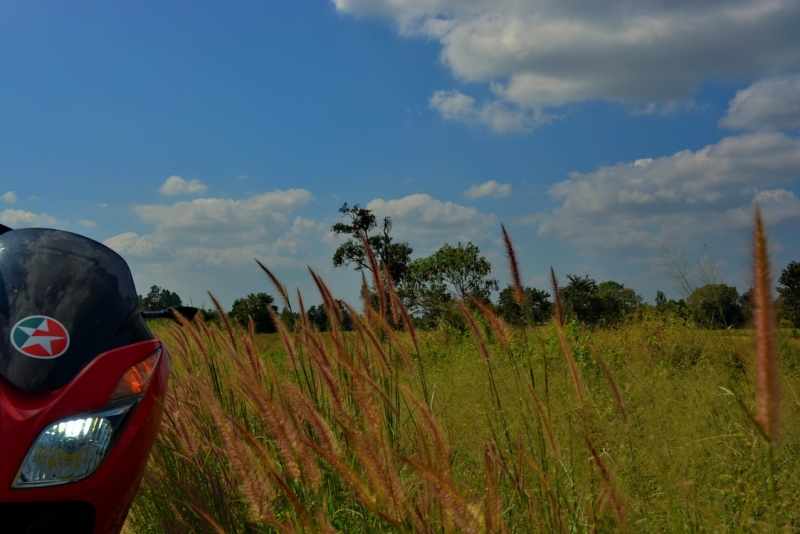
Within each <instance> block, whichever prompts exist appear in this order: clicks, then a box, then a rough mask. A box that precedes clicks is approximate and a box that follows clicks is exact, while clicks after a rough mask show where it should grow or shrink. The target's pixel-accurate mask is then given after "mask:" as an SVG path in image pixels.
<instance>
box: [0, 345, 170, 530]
mask: <svg viewBox="0 0 800 534" xmlns="http://www.w3.org/2000/svg"><path fill="white" fill-rule="evenodd" d="M159 348H161V359H160V360H159V363H158V368H157V370H156V374H155V376H154V377H153V380H152V382H151V383H150V387H149V388H148V390H147V391H146V392H145V394H144V395H143V397H142V398H141V401H140V402H139V404H138V406H136V407H135V408H134V410H135V411H134V412H133V414H132V415H131V416H130V417H129V419H128V422H127V424H126V426H125V427H124V428H123V429H122V431H121V434H120V435H119V438H118V439H117V441H116V443H114V445H113V447H112V449H111V451H110V452H109V453H108V454H107V456H106V458H105V459H104V460H103V462H102V463H101V464H100V466H99V467H98V469H97V470H96V471H95V472H94V473H93V474H92V475H90V476H89V477H88V478H85V479H83V480H80V481H77V482H73V483H69V484H62V485H59V486H49V487H39V488H21V489H12V488H11V485H12V484H13V483H14V481H15V477H16V475H17V472H18V470H19V468H20V465H21V463H22V461H23V459H24V458H25V455H26V454H27V452H28V449H29V448H30V447H31V445H32V444H33V442H34V441H35V440H36V438H37V436H38V435H39V433H40V432H41V431H42V430H43V429H44V428H46V427H47V426H49V425H50V424H52V423H54V422H55V421H58V420H60V419H63V418H66V417H70V416H74V415H77V414H80V413H83V412H87V411H91V410H95V409H99V408H103V407H104V406H106V405H107V404H108V401H109V398H110V397H111V394H112V393H113V392H114V389H115V388H116V387H117V383H118V382H119V380H120V378H121V377H122V375H123V374H124V373H125V371H126V370H127V369H128V368H130V367H131V366H132V365H134V364H136V363H138V362H140V361H141V360H143V359H144V358H146V357H147V356H149V355H150V354H152V353H153V352H154V351H156V350H157V349H159ZM169 368H170V356H169V353H168V352H167V349H166V347H165V346H164V345H163V343H161V341H159V340H150V341H143V342H140V343H136V344H133V345H128V346H125V347H122V348H119V349H115V350H112V351H108V352H105V353H103V354H101V355H99V356H98V357H97V358H95V359H94V360H93V361H92V362H91V363H90V364H89V365H87V366H86V367H85V368H84V369H83V370H82V371H81V372H80V373H79V374H78V376H76V377H75V378H74V379H73V380H72V381H71V382H69V383H68V384H67V385H65V386H63V387H61V388H58V389H56V390H52V391H46V392H41V393H26V392H23V391H21V390H19V389H17V388H16V387H14V386H13V385H11V384H9V383H8V382H7V381H6V380H4V379H3V378H2V377H0V503H4V502H5V503H12V502H14V503H20V502H46V501H81V502H86V503H89V504H91V505H92V506H93V507H94V509H95V528H94V533H95V534H109V533H117V532H119V531H120V529H121V528H122V525H123V523H124V521H125V517H126V516H127V513H128V509H129V508H130V505H131V503H132V502H133V498H134V496H135V494H136V490H137V488H138V486H139V482H140V480H141V477H142V474H143V472H144V468H145V464H146V462H147V457H148V455H149V453H150V449H151V447H152V446H153V443H154V442H155V438H156V434H157V433H158V427H159V425H160V423H161V415H162V413H161V412H162V408H161V405H162V404H161V402H160V401H161V399H163V397H164V394H165V387H166V383H167V377H168V374H169Z"/></svg>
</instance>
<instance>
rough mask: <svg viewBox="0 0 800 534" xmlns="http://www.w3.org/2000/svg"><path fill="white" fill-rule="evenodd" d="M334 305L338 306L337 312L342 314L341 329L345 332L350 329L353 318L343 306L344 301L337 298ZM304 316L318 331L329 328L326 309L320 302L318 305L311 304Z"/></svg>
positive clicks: (325, 330) (351, 328) (329, 323)
mask: <svg viewBox="0 0 800 534" xmlns="http://www.w3.org/2000/svg"><path fill="white" fill-rule="evenodd" d="M336 305H337V307H338V308H339V314H340V315H341V316H342V330H344V331H345V332H350V331H352V330H353V318H352V317H351V316H350V312H349V311H348V310H347V308H346V307H345V305H344V302H343V301H341V300H338V299H337V300H336ZM306 318H307V319H308V322H309V324H311V325H312V326H313V327H314V328H316V330H317V331H318V332H327V331H328V330H330V328H331V321H330V317H329V316H328V310H327V308H326V307H325V306H324V305H322V304H320V305H318V306H311V307H310V308H309V309H308V311H306Z"/></svg>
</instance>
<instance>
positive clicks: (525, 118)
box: [428, 91, 554, 133]
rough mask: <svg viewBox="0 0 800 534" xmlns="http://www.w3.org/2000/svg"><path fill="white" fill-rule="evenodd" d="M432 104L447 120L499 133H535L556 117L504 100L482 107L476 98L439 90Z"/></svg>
mask: <svg viewBox="0 0 800 534" xmlns="http://www.w3.org/2000/svg"><path fill="white" fill-rule="evenodd" d="M428 105H429V106H430V108H431V109H434V110H436V111H437V112H438V113H439V115H441V117H442V118H443V119H444V120H446V121H454V122H463V123H465V124H468V125H470V126H483V127H486V128H488V129H490V130H492V131H493V132H495V133H528V132H532V131H533V130H534V129H535V128H536V127H538V126H541V125H542V124H548V123H550V122H551V121H552V120H553V118H554V117H553V116H551V115H546V114H544V113H543V112H542V111H541V110H538V109H534V110H526V109H521V108H519V107H518V106H509V105H508V104H505V103H503V102H501V101H500V100H489V101H486V102H484V103H482V104H480V105H479V104H477V103H476V102H475V99H474V98H472V97H471V96H468V95H465V94H463V93H461V92H459V91H436V92H435V93H433V96H431V98H430V99H429V100H428Z"/></svg>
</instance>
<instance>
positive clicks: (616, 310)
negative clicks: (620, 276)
mask: <svg viewBox="0 0 800 534" xmlns="http://www.w3.org/2000/svg"><path fill="white" fill-rule="evenodd" d="M567 279H568V280H569V283H568V284H567V285H565V286H564V287H563V288H561V290H560V293H561V299H562V301H563V302H564V308H565V312H566V314H567V316H569V317H572V318H575V319H577V320H578V321H580V322H582V323H585V324H588V325H592V326H597V325H613V324H615V323H618V322H619V321H621V320H622V319H624V318H625V317H626V316H627V315H628V314H630V313H631V312H632V311H633V310H635V309H636V308H637V306H639V305H641V304H642V302H643V299H642V297H641V296H640V295H638V294H637V293H636V292H635V291H634V290H633V289H631V288H629V287H625V285H624V284H620V283H619V282H615V281H613V280H607V281H605V282H601V283H599V284H598V283H597V282H596V281H595V280H593V279H592V278H589V276H588V275H586V276H577V275H574V274H568V275H567ZM659 293H661V292H659ZM661 297H663V293H661V296H660V297H658V298H661Z"/></svg>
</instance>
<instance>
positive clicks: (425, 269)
mask: <svg viewBox="0 0 800 534" xmlns="http://www.w3.org/2000/svg"><path fill="white" fill-rule="evenodd" d="M491 272H492V264H491V263H490V262H489V260H487V259H486V258H485V257H483V256H481V251H480V249H478V247H477V246H475V245H473V244H472V243H471V242H470V243H467V245H466V246H464V245H462V244H461V243H459V244H458V246H457V247H452V246H450V245H449V244H447V243H445V245H444V246H443V247H442V248H440V249H439V250H437V251H436V252H434V253H433V254H431V255H430V256H428V257H427V258H419V259H417V260H414V261H412V262H411V264H410V265H409V267H408V272H407V274H406V280H405V282H404V283H403V285H402V286H401V288H400V290H399V292H400V293H401V295H402V296H403V297H405V298H406V300H407V301H408V303H409V304H410V306H411V307H412V308H416V309H422V311H423V312H431V311H435V309H436V308H438V306H439V305H440V304H441V303H443V302H447V301H448V300H450V298H452V297H458V298H459V299H462V300H466V298H467V297H468V296H472V297H476V298H479V299H482V300H486V301H488V300H489V295H490V293H491V292H492V291H496V290H497V280H496V279H494V278H489V275H490V274H491Z"/></svg>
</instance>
